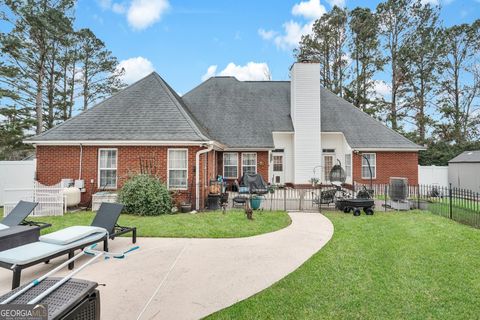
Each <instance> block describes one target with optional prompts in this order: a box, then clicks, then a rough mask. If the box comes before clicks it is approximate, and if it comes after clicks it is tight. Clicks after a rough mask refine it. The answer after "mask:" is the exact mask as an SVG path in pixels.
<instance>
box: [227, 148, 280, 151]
mask: <svg viewBox="0 0 480 320" xmlns="http://www.w3.org/2000/svg"><path fill="white" fill-rule="evenodd" d="M273 149H275V148H225V149H224V151H270V150H273Z"/></svg>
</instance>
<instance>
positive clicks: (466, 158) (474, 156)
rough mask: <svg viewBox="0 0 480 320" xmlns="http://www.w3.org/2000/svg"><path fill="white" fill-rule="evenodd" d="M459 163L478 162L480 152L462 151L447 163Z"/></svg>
mask: <svg viewBox="0 0 480 320" xmlns="http://www.w3.org/2000/svg"><path fill="white" fill-rule="evenodd" d="M460 162H480V150H475V151H464V152H462V153H460V154H459V155H458V156H456V157H455V158H453V159H452V160H450V161H448V163H460Z"/></svg>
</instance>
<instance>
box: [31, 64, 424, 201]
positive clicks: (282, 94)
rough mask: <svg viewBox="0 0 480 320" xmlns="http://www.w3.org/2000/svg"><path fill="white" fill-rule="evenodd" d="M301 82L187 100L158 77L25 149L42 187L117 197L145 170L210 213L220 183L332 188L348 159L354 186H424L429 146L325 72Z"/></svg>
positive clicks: (211, 82) (253, 85) (301, 71)
mask: <svg viewBox="0 0 480 320" xmlns="http://www.w3.org/2000/svg"><path fill="white" fill-rule="evenodd" d="M291 77H292V81H238V80H237V79H236V78H234V77H212V78H210V79H208V80H207V81H205V82H203V83H202V84H200V85H199V86H197V87H196V88H194V89H193V90H191V91H190V92H188V93H187V94H185V95H184V96H183V97H179V96H178V95H177V94H176V93H175V91H174V90H173V89H172V88H171V87H170V86H169V85H168V84H167V83H166V82H165V81H164V80H163V79H162V78H161V77H160V76H159V75H158V74H157V73H152V74H150V75H148V76H147V77H145V78H143V79H141V80H139V81H138V82H136V83H134V84H132V85H131V86H129V87H127V88H126V89H124V90H122V91H120V92H118V93H117V94H115V95H113V96H112V97H110V98H108V99H106V100H104V101H103V102H101V103H99V104H97V105H96V106H94V107H92V108H91V109H89V110H87V111H85V112H83V113H81V114H79V115H77V116H75V117H73V118H72V119H70V120H68V121H66V122H64V123H62V124H60V125H58V126H56V127H54V128H53V129H50V130H48V131H46V132H44V133H42V134H41V135H38V136H35V137H32V138H30V139H28V140H26V141H25V142H27V143H32V144H34V145H35V147H36V155H37V180H38V181H39V182H41V183H43V184H47V185H51V184H55V183H58V182H59V181H60V180H61V179H63V178H70V179H79V180H84V181H85V192H84V193H83V194H82V201H83V202H88V201H89V200H90V199H91V195H92V194H93V193H95V192H96V191H98V190H117V189H119V188H121V187H122V185H123V183H124V182H125V180H126V179H128V177H129V176H130V175H132V174H135V173H138V172H149V173H152V174H155V175H157V176H159V177H160V178H161V179H162V180H164V181H165V182H166V184H167V185H168V187H169V188H170V189H171V190H175V191H177V197H178V199H180V200H186V201H191V202H192V203H193V204H194V206H195V207H197V208H203V207H204V200H205V197H206V195H207V192H208V191H207V189H208V184H209V181H210V179H214V178H216V177H217V175H222V176H223V177H224V178H225V179H226V180H227V181H228V183H232V182H233V181H234V180H236V179H238V178H240V177H241V176H242V174H243V173H244V172H258V173H260V174H261V175H262V176H263V177H264V179H265V180H267V181H269V182H270V183H275V184H288V185H292V186H302V185H308V184H310V179H311V178H312V177H317V178H319V179H320V180H321V181H322V182H328V173H329V172H330V169H331V168H332V166H333V165H334V164H336V163H337V162H340V163H341V164H342V166H343V167H344V168H345V170H346V173H347V183H353V182H360V183H367V182H368V181H369V179H370V171H369V170H368V166H367V162H366V160H365V158H368V159H369V160H370V163H371V168H372V175H373V179H374V182H375V183H387V182H388V180H389V178H390V177H391V176H402V177H407V178H408V179H409V182H410V183H411V184H416V183H417V181H418V177H417V176H418V151H419V150H421V149H422V147H420V146H418V145H416V144H414V143H413V142H411V141H409V140H408V139H406V138H405V137H403V136H401V135H400V134H398V133H396V132H394V131H393V130H391V129H389V128H387V127H386V126H384V125H383V124H382V123H380V122H379V121H377V120H375V119H373V118H372V117H370V116H368V115H367V114H365V113H363V112H362V111H360V110H359V109H357V108H356V107H354V106H353V105H351V104H350V103H348V102H347V101H345V100H343V99H342V98H339V97H337V96H336V95H334V94H333V93H331V92H329V91H328V90H326V89H324V88H322V87H321V86H320V85H319V83H320V70H319V65H318V64H315V63H296V64H294V65H293V66H292V69H291Z"/></svg>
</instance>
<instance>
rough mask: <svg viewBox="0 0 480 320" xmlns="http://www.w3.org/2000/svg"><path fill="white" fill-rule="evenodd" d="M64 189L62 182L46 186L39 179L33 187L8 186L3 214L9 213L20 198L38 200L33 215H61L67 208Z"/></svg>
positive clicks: (5, 192)
mask: <svg viewBox="0 0 480 320" xmlns="http://www.w3.org/2000/svg"><path fill="white" fill-rule="evenodd" d="M62 191H63V188H62V187H61V184H60V183H58V184H56V185H53V186H44V185H42V184H40V183H39V182H37V181H35V182H34V183H33V187H32V188H6V189H4V198H5V202H4V210H3V211H4V212H3V214H4V215H5V216H6V215H8V214H9V213H10V211H12V209H13V208H14V207H15V206H16V205H17V203H18V202H19V201H20V200H25V201H34V202H38V205H37V207H36V208H35V210H34V211H33V213H32V214H31V215H32V216H61V215H63V213H64V212H65V210H66V208H65V207H64V206H65V203H66V202H65V201H64V195H63V192H62Z"/></svg>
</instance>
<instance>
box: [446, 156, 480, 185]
mask: <svg viewBox="0 0 480 320" xmlns="http://www.w3.org/2000/svg"><path fill="white" fill-rule="evenodd" d="M448 182H449V183H451V184H452V187H455V188H462V189H468V190H472V191H475V192H480V150H477V151H465V152H463V153H461V154H460V155H458V156H456V157H455V158H453V159H452V160H450V161H449V162H448Z"/></svg>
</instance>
